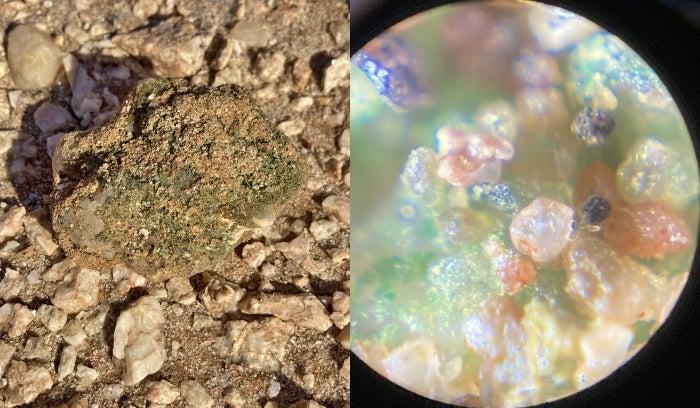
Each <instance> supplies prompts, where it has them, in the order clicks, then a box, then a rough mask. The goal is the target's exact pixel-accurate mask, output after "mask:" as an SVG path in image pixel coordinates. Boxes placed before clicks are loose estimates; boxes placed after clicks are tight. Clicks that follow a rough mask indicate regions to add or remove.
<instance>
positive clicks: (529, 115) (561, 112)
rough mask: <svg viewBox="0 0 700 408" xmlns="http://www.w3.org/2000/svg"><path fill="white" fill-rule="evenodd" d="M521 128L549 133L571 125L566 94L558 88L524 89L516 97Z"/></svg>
mask: <svg viewBox="0 0 700 408" xmlns="http://www.w3.org/2000/svg"><path fill="white" fill-rule="evenodd" d="M515 107H516V110H517V111H518V117H519V123H520V127H521V128H522V129H523V130H525V131H528V132H533V133H534V132H537V133H541V132H547V131H552V130H555V129H557V128H560V127H563V126H566V125H568V124H570V123H571V116H570V115H569V110H568V108H567V107H566V101H565V100H564V94H563V93H562V91H560V90H559V89H557V88H554V87H552V88H523V89H522V90H520V91H519V92H518V93H517V94H516V95H515Z"/></svg>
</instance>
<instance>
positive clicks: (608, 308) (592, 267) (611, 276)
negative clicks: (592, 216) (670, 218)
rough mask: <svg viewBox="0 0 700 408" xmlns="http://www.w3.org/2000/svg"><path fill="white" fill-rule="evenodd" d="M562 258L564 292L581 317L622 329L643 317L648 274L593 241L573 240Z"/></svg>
mask: <svg viewBox="0 0 700 408" xmlns="http://www.w3.org/2000/svg"><path fill="white" fill-rule="evenodd" d="M563 258H564V265H565V267H566V276H567V284H566V292H567V293H568V294H569V295H570V296H571V298H572V299H574V301H575V302H576V304H577V307H578V309H579V310H581V311H582V312H583V313H585V314H587V315H589V316H590V317H591V318H593V319H599V318H600V319H606V320H609V321H617V322H619V323H621V324H624V325H630V324H632V323H634V322H636V321H637V320H639V319H641V318H643V317H644V315H645V312H646V311H647V307H648V306H650V304H651V301H652V300H653V299H654V289H655V287H654V285H653V284H654V280H653V277H652V274H651V272H649V271H648V270H647V269H646V268H645V267H644V266H642V265H640V264H638V263H636V262H634V261H632V260H630V259H628V258H626V257H622V256H620V255H619V254H618V253H616V252H615V251H613V250H612V249H611V248H610V247H608V246H607V245H606V244H605V243H604V242H602V241H600V240H599V239H596V238H583V239H577V240H575V241H574V242H572V243H571V245H570V246H569V247H568V249H567V251H566V253H565V254H564V257H563ZM648 314H650V315H653V313H648Z"/></svg>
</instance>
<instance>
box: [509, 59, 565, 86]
mask: <svg viewBox="0 0 700 408" xmlns="http://www.w3.org/2000/svg"><path fill="white" fill-rule="evenodd" d="M513 74H514V75H515V77H516V78H518V80H520V82H521V83H522V84H523V85H525V86H532V87H536V88H543V87H548V86H550V85H558V84H560V83H561V81H562V76H561V73H560V72H559V66H558V65H557V61H556V60H555V59H554V58H552V57H551V56H550V55H549V54H547V53H544V52H533V51H531V50H525V51H523V52H522V53H521V55H520V56H519V57H518V58H517V59H516V60H515V62H513Z"/></svg>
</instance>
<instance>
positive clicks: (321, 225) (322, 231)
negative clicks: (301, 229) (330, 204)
mask: <svg viewBox="0 0 700 408" xmlns="http://www.w3.org/2000/svg"><path fill="white" fill-rule="evenodd" d="M339 230H340V226H339V225H338V223H337V222H336V221H331V220H325V219H324V220H316V221H312V222H311V225H310V226H309V231H310V232H311V235H313V236H314V239H315V240H316V241H323V240H325V239H328V238H330V237H332V236H333V235H334V234H335V233H336V232H338V231H339Z"/></svg>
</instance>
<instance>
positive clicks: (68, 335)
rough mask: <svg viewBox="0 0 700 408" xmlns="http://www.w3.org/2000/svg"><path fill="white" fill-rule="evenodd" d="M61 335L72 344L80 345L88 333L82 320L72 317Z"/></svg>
mask: <svg viewBox="0 0 700 408" xmlns="http://www.w3.org/2000/svg"><path fill="white" fill-rule="evenodd" d="M61 336H63V339H64V340H65V341H66V343H68V344H70V345H71V346H74V347H80V345H81V344H83V342H84V341H85V339H86V338H87V333H85V330H84V329H83V324H82V323H81V322H79V321H78V320H77V319H71V320H69V321H68V323H66V325H65V326H63V329H61Z"/></svg>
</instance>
